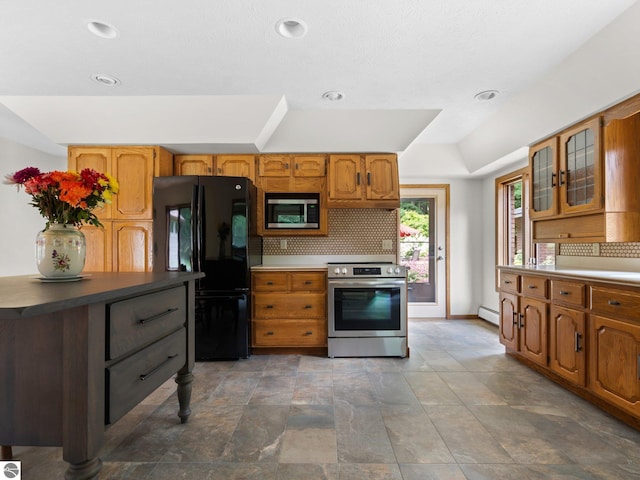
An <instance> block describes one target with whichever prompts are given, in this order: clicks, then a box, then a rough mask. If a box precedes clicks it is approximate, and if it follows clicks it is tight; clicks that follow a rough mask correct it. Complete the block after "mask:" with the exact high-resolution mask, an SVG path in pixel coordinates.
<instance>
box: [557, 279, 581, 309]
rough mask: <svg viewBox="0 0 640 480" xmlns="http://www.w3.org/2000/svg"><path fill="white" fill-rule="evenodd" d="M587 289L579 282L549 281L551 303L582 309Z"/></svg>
mask: <svg viewBox="0 0 640 480" xmlns="http://www.w3.org/2000/svg"><path fill="white" fill-rule="evenodd" d="M586 291H587V287H586V285H585V284H584V283H581V282H567V281H565V280H551V301H552V302H554V303H559V304H563V305H568V306H572V307H584V306H585V297H586Z"/></svg>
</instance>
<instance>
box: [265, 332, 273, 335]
mask: <svg viewBox="0 0 640 480" xmlns="http://www.w3.org/2000/svg"><path fill="white" fill-rule="evenodd" d="M266 335H275V333H273V332H267V333H266Z"/></svg>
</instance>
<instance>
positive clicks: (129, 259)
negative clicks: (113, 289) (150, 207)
mask: <svg viewBox="0 0 640 480" xmlns="http://www.w3.org/2000/svg"><path fill="white" fill-rule="evenodd" d="M152 237H153V222H151V221H140V222H135V221H127V222H113V271H114V272H150V271H152V270H153V250H152V241H153V240H152Z"/></svg>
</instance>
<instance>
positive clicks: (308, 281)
mask: <svg viewBox="0 0 640 480" xmlns="http://www.w3.org/2000/svg"><path fill="white" fill-rule="evenodd" d="M312 283H313V282H312V281H311V280H307V281H305V282H304V284H305V285H311V284H312Z"/></svg>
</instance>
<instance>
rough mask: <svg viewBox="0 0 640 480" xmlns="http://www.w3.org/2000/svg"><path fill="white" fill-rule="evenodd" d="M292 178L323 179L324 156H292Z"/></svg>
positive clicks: (324, 172)
mask: <svg viewBox="0 0 640 480" xmlns="http://www.w3.org/2000/svg"><path fill="white" fill-rule="evenodd" d="M291 159H292V163H293V165H292V167H293V168H292V171H293V176H294V177H324V176H325V175H326V170H327V167H326V165H327V157H326V156H325V155H292V157H291Z"/></svg>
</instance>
